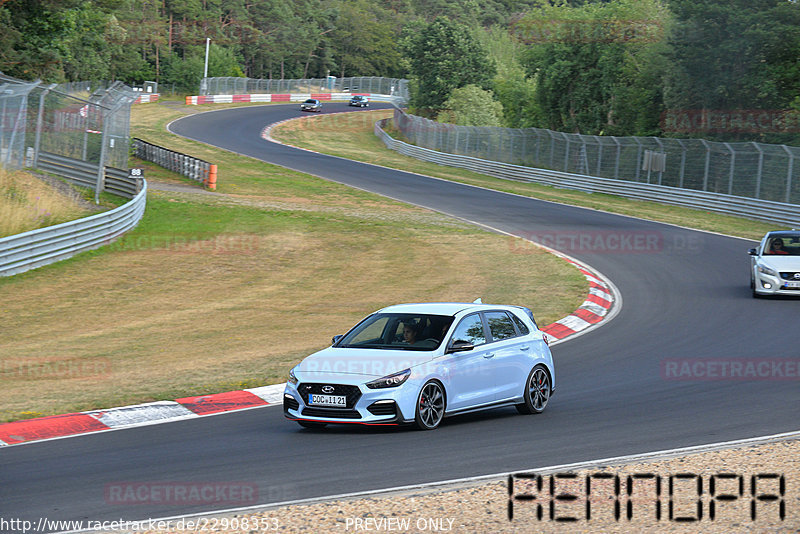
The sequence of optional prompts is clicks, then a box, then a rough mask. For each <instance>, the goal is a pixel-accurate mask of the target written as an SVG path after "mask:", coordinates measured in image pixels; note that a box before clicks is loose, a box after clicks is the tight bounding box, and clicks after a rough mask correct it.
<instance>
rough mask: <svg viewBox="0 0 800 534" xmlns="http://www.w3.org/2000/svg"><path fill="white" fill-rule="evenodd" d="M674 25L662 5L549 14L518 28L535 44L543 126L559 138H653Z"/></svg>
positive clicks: (601, 6) (545, 9) (615, 1)
mask: <svg viewBox="0 0 800 534" xmlns="http://www.w3.org/2000/svg"><path fill="white" fill-rule="evenodd" d="M670 23H671V17H670V14H669V12H668V10H667V9H666V7H665V6H664V5H662V4H661V3H660V1H659V0H609V1H608V2H603V3H587V4H585V5H582V6H580V7H571V6H570V5H568V4H567V3H565V2H560V3H558V4H556V5H553V6H542V7H540V8H539V9H537V10H536V11H535V12H532V13H530V14H528V15H527V16H526V17H524V18H523V19H521V20H520V21H519V22H518V24H517V25H516V26H515V28H514V29H515V33H516V35H517V37H518V38H519V39H521V40H523V41H524V42H527V43H529V48H528V50H527V52H526V54H525V60H524V62H525V64H526V67H527V70H528V75H529V76H530V77H531V78H532V79H533V80H534V82H535V84H536V106H537V108H538V110H539V112H540V115H539V117H540V121H541V122H540V123H539V124H536V126H540V127H545V128H551V129H554V130H561V131H569V132H580V133H585V134H601V135H603V134H605V135H633V134H638V135H653V134H655V133H657V132H658V124H659V120H660V111H661V110H662V109H663V108H662V100H663V98H662V80H661V76H662V71H663V70H664V69H666V68H667V62H666V59H665V53H666V50H667V45H666V44H665V41H666V37H665V36H666V32H667V30H668V28H669V25H670Z"/></svg>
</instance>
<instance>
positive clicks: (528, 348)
mask: <svg viewBox="0 0 800 534" xmlns="http://www.w3.org/2000/svg"><path fill="white" fill-rule="evenodd" d="M530 348H531V347H530V346H529V345H525V346H524V347H520V348H519V350H530Z"/></svg>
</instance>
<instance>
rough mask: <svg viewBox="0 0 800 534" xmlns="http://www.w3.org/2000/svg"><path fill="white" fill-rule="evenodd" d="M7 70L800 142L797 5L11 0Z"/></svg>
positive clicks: (757, 0)
mask: <svg viewBox="0 0 800 534" xmlns="http://www.w3.org/2000/svg"><path fill="white" fill-rule="evenodd" d="M0 28H3V31H0V71H3V72H4V73H5V74H8V75H11V76H15V77H18V78H22V79H27V80H32V79H41V80H43V81H46V82H62V81H83V80H100V79H103V80H112V79H113V80H122V81H124V82H125V83H128V84H130V85H138V84H140V83H142V82H143V81H145V80H154V81H158V82H160V83H161V84H174V86H175V87H177V88H178V90H182V91H187V92H194V91H196V90H197V87H198V86H199V81H200V78H201V77H202V73H203V62H204V55H205V42H206V38H210V39H211V47H210V57H209V66H208V71H209V76H246V77H251V78H273V79H280V78H312V77H313V78H319V77H324V76H327V75H333V76H339V77H345V76H386V77H398V78H409V79H410V80H411V90H412V100H411V106H412V109H413V110H414V111H415V112H417V113H419V114H422V115H425V116H428V117H430V118H438V119H439V120H442V121H446V122H452V123H458V124H466V125H492V126H508V127H541V128H550V129H553V130H558V131H565V132H576V133H583V134H591V135H640V136H676V137H706V138H712V139H720V140H733V141H744V140H757V141H764V142H776V143H793V144H794V143H797V142H798V141H800V134H798V132H800V127H797V126H798V125H800V120H798V118H797V117H798V116H800V115H799V114H800V6H799V5H798V3H796V2H794V1H791V0H594V1H593V0H571V1H569V0H527V1H526V0H372V1H368V0H224V1H223V0H158V1H156V0H122V1H118V0H39V1H36V2H32V1H28V0H0Z"/></svg>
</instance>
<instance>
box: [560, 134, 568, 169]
mask: <svg viewBox="0 0 800 534" xmlns="http://www.w3.org/2000/svg"><path fill="white" fill-rule="evenodd" d="M561 135H563V136H564V139H566V140H567V146H566V147H565V149H564V172H569V167H568V165H569V136H568V135H567V134H566V133H565V132H561Z"/></svg>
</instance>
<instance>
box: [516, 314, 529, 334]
mask: <svg viewBox="0 0 800 534" xmlns="http://www.w3.org/2000/svg"><path fill="white" fill-rule="evenodd" d="M511 318H512V319H513V320H514V324H515V325H517V330H519V335H521V336H527V335H528V334H530V333H531V331H530V329H529V328H528V326H527V325H526V324H525V323H524V322H522V319H520V318H519V317H517V315H516V314H514V313H512V314H511Z"/></svg>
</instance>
